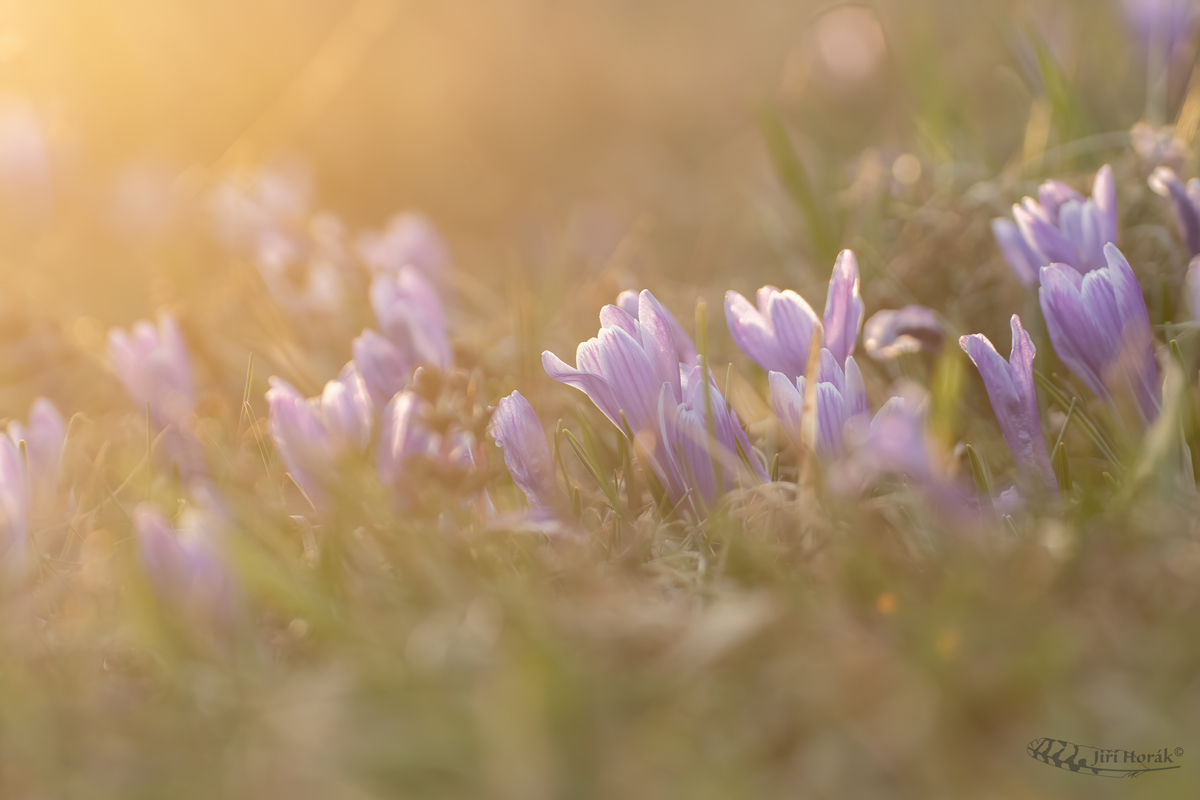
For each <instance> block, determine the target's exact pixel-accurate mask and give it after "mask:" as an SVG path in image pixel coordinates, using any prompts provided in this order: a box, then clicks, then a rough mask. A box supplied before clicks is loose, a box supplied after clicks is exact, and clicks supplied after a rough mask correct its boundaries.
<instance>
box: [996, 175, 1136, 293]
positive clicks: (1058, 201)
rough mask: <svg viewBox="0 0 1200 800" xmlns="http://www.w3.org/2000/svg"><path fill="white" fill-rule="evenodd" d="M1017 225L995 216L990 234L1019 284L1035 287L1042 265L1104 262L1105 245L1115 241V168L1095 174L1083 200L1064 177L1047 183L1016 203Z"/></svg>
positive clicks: (1083, 268)
mask: <svg viewBox="0 0 1200 800" xmlns="http://www.w3.org/2000/svg"><path fill="white" fill-rule="evenodd" d="M1013 217H1014V218H1015V219H1016V225H1014V224H1013V223H1012V222H1011V221H1009V220H1008V219H1005V218H998V219H995V220H992V233H993V235H994V236H995V238H996V243H997V244H998V245H999V246H1000V250H1001V252H1002V253H1003V254H1004V258H1005V260H1007V261H1008V265H1009V266H1010V267H1012V270H1013V272H1014V273H1016V276H1017V278H1018V279H1019V280H1020V281H1021V283H1023V284H1025V285H1026V286H1036V285H1037V282H1038V275H1039V273H1038V268H1039V267H1042V266H1044V265H1046V264H1051V263H1056V262H1057V263H1063V264H1070V265H1071V266H1073V267H1075V269H1077V270H1079V271H1080V272H1089V271H1091V270H1095V269H1100V268H1102V267H1103V266H1104V245H1105V244H1107V243H1110V242H1112V243H1115V242H1116V241H1117V191H1116V186H1115V185H1114V183H1113V174H1112V168H1111V167H1109V166H1108V165H1107V164H1105V165H1104V166H1103V167H1101V168H1100V170H1099V172H1097V173H1096V179H1095V182H1094V183H1093V184H1092V196H1091V198H1088V199H1085V198H1084V197H1083V195H1081V194H1079V192H1076V191H1075V190H1074V189H1072V188H1071V187H1070V186H1067V185H1066V184H1065V183H1061V182H1060V181H1046V182H1045V183H1043V184H1042V185H1041V186H1040V187H1039V188H1038V199H1037V200H1034V199H1033V198H1032V197H1026V198H1025V199H1024V200H1022V201H1021V202H1020V203H1019V204H1016V205H1014V206H1013Z"/></svg>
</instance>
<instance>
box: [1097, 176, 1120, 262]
mask: <svg viewBox="0 0 1200 800" xmlns="http://www.w3.org/2000/svg"><path fill="white" fill-rule="evenodd" d="M1092 202H1093V203H1095V204H1096V209H1097V210H1098V211H1099V212H1100V214H1099V220H1100V222H1101V223H1103V224H1102V225H1101V227H1100V236H1101V238H1102V239H1103V240H1104V241H1105V242H1113V243H1114V244H1115V243H1116V241H1117V186H1116V183H1114V181H1113V171H1112V167H1110V166H1109V165H1108V164H1105V165H1104V166H1103V167H1101V168H1100V169H1099V170H1098V171H1097V172H1096V179H1095V181H1093V182H1092Z"/></svg>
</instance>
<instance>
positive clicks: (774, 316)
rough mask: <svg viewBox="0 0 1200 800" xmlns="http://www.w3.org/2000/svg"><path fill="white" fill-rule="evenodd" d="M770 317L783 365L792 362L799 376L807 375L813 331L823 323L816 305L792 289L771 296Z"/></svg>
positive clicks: (769, 304)
mask: <svg viewBox="0 0 1200 800" xmlns="http://www.w3.org/2000/svg"><path fill="white" fill-rule="evenodd" d="M767 316H768V317H770V319H771V327H772V328H773V329H774V331H775V340H776V342H777V347H778V351H779V353H780V354H781V355H782V356H783V357H784V358H785V361H784V364H783V365H784V366H787V365H788V364H790V365H791V367H792V368H793V369H798V370H799V371H798V372H797V373H796V375H797V376H799V375H803V374H804V373H805V372H806V371H807V369H808V350H809V347H810V346H811V342H812V337H813V333H814V331H816V330H817V326H818V325H819V324H820V321H819V320H818V318H817V315H816V313H814V312H813V310H812V306H810V305H809V304H808V302H807V301H806V300H805V299H804V298H803V297H801V296H800V295H798V294H796V293H795V292H793V291H792V290H791V289H788V290H785V291H782V292H776V293H775V294H773V295H771V299H770V301H769V302H768V304H767ZM856 333H857V332H856Z"/></svg>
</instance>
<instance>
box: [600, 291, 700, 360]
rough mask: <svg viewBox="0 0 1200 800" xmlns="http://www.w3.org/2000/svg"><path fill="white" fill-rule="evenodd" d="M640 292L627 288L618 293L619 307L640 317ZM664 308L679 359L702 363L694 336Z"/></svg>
mask: <svg viewBox="0 0 1200 800" xmlns="http://www.w3.org/2000/svg"><path fill="white" fill-rule="evenodd" d="M638 302H639V300H638V293H637V292H634V291H630V290H626V291H624V292H621V293H620V294H619V295H617V307H618V308H620V309H621V310H622V311H624V312H625V313H626V314H628V315H629V316H631V317H633V318H634V319H638ZM659 307H660V308H662V313H663V314H664V315H665V316H666V318H667V324H668V325H670V327H671V338H673V339H674V340H675V349H676V350H678V351H679V361H680V363H682V364H689V365H694V364H698V363H700V362H699V360H698V356H697V355H696V345H694V344H693V343H692V337H690V336H688V335H687V331H685V330H684V329H683V326H682V325H680V324H679V320H677V319H675V315H674V314H672V313H671V312H670V311H669V310H668V309H666V308H663V307H662V306H661V305H660V306H659Z"/></svg>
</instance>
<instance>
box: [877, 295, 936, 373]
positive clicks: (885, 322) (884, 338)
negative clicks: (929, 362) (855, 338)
mask: <svg viewBox="0 0 1200 800" xmlns="http://www.w3.org/2000/svg"><path fill="white" fill-rule="evenodd" d="M943 335H944V334H943V333H942V326H941V324H940V323H939V322H938V319H937V315H936V314H934V313H933V311H932V310H930V309H928V308H926V307H925V306H905V307H904V308H901V309H899V310H892V309H884V310H883V311H877V312H875V313H874V314H872V315H871V318H870V319H869V320H867V324H866V325H864V326H863V348H864V349H865V350H866V351H867V355H869V356H870V357H871V358H873V359H875V360H877V361H886V360H889V359H893V358H898V357H899V356H901V355H904V354H905V353H920V352H923V351H928V352H932V353H936V352H938V351H940V350H941V349H942V337H943Z"/></svg>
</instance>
